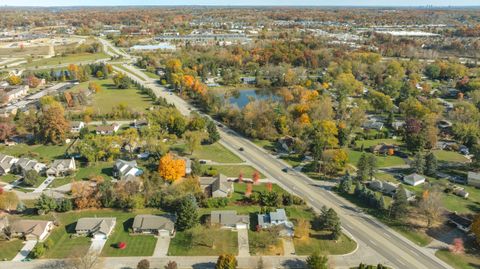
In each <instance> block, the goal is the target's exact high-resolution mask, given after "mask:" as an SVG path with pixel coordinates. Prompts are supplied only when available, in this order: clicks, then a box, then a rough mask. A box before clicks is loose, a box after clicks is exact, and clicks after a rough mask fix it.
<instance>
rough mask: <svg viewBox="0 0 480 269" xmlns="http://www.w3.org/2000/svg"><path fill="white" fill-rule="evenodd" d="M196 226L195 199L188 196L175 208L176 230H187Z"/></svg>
mask: <svg viewBox="0 0 480 269" xmlns="http://www.w3.org/2000/svg"><path fill="white" fill-rule="evenodd" d="M197 224H198V206H197V201H196V199H195V197H194V196H193V195H192V194H188V195H187V196H185V197H184V198H183V199H182V200H181V201H180V205H179V206H178V208H177V222H176V226H177V230H179V231H184V230H188V229H190V228H192V227H194V226H195V225H197Z"/></svg>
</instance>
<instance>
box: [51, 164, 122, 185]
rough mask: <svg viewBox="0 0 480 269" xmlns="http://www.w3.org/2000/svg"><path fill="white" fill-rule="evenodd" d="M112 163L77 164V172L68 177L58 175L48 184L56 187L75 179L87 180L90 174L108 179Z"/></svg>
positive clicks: (110, 174)
mask: <svg viewBox="0 0 480 269" xmlns="http://www.w3.org/2000/svg"><path fill="white" fill-rule="evenodd" d="M112 169H113V163H111V162H97V163H94V164H90V165H89V166H81V165H78V166H77V172H76V173H75V174H74V175H72V176H68V177H63V178H62V177H58V178H55V180H54V181H53V182H52V184H50V185H49V187H50V188H56V187H60V186H63V185H65V184H68V183H70V182H72V181H76V180H88V179H89V178H90V177H91V176H102V177H103V178H104V179H109V178H110V177H111V176H113V174H112Z"/></svg>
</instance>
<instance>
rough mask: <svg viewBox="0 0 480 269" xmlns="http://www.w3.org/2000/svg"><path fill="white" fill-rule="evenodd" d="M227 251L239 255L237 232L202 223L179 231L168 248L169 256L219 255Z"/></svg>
mask: <svg viewBox="0 0 480 269" xmlns="http://www.w3.org/2000/svg"><path fill="white" fill-rule="evenodd" d="M225 253H230V254H234V255H237V253H238V239H237V232H233V231H230V230H225V229H217V228H207V227H204V226H200V225H199V226H197V227H195V228H192V229H190V230H187V231H181V232H180V231H179V232H177V234H176V235H175V237H174V238H173V239H172V241H171V242H170V248H169V249H168V255H169V256H218V255H220V254H225Z"/></svg>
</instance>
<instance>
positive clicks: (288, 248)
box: [282, 237, 295, 256]
mask: <svg viewBox="0 0 480 269" xmlns="http://www.w3.org/2000/svg"><path fill="white" fill-rule="evenodd" d="M282 241H283V255H285V256H291V255H295V246H294V245H293V240H292V238H291V237H285V238H282Z"/></svg>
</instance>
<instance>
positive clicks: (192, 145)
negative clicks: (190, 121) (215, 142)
mask: <svg viewBox="0 0 480 269" xmlns="http://www.w3.org/2000/svg"><path fill="white" fill-rule="evenodd" d="M204 138H205V133H204V132H200V131H186V132H185V133H184V134H183V139H185V146H186V148H187V150H188V151H189V152H190V154H193V152H194V151H195V150H198V149H199V148H200V146H201V143H202V140H203V139H204Z"/></svg>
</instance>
